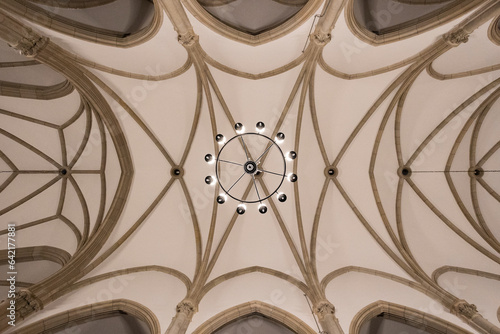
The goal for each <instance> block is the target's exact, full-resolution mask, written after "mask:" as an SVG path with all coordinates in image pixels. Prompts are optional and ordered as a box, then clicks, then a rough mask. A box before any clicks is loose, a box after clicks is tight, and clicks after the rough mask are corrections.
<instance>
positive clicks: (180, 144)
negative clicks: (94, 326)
mask: <svg viewBox="0 0 500 334" xmlns="http://www.w3.org/2000/svg"><path fill="white" fill-rule="evenodd" d="M352 1H354V0H347V1H337V0H331V1H326V2H323V1H321V0H311V1H310V2H309V4H308V5H306V6H304V8H303V9H301V10H300V11H299V12H298V13H297V14H296V15H295V16H294V17H292V19H290V20H289V21H287V22H285V23H284V24H283V26H281V27H277V28H275V29H273V30H271V31H268V32H264V33H263V34H262V35H258V36H257V37H255V36H254V37H251V36H250V37H249V35H248V34H246V33H245V32H238V31H236V30H234V29H233V28H229V27H227V26H224V23H222V22H219V21H217V22H218V23H213V18H209V17H208V16H206V17H204V16H203V15H210V14H208V13H206V12H205V13H204V12H202V11H200V8H201V7H200V6H199V5H198V4H197V3H195V2H194V0H184V1H178V0H164V1H153V4H154V11H155V12H154V13H150V14H148V15H150V16H151V19H150V23H149V25H145V26H144V28H143V29H142V30H137V31H136V32H134V33H131V34H128V33H127V34H123V32H121V33H120V32H117V31H109V30H105V29H104V28H103V27H102V26H98V24H97V23H96V24H95V27H94V28H92V20H91V19H92V18H91V17H90V18H89V17H88V15H90V14H89V13H92V11H90V12H86V14H85V15H87V16H85V20H86V21H85V26H82V25H81V24H79V23H78V20H75V21H72V18H73V16H72V15H76V14H74V11H77V10H79V9H76V8H79V6H84V5H83V4H81V3H80V2H79V1H74V2H72V3H71V6H74V7H75V8H74V9H71V8H64V9H63V8H62V7H61V8H60V7H58V5H57V4H58V3H57V2H54V3H52V4H47V3H45V5H49V6H50V5H52V6H53V7H52V9H51V11H53V12H55V13H56V14H58V15H60V17H64V15H65V13H66V12H71V11H73V12H72V14H68V15H66V19H65V20H66V21H64V22H63V23H64V24H63V23H58V22H59V21H58V20H60V19H58V18H57V17H56V18H54V17H50V18H49V17H46V16H44V15H45V14H43V13H42V12H40V13H39V14H37V15H38V16H33V15H32V14H30V13H31V12H30V11H26V14H25V13H24V12H23V10H22V8H24V7H23V6H24V5H25V4H26V3H24V1H20V0H19V1H17V0H15V1H14V0H9V1H5V2H3V3H1V4H0V18H1V20H0V38H1V39H2V40H4V41H5V42H2V46H1V48H0V56H1V58H0V124H1V125H0V137H1V140H0V168H1V173H0V190H1V192H0V220H1V224H2V225H1V227H0V229H1V231H0V245H1V247H0V248H2V249H6V248H7V241H8V235H7V232H8V231H7V224H16V229H17V232H16V247H17V252H18V255H17V256H18V262H19V264H18V271H19V272H21V271H23V273H22V275H21V274H19V279H18V290H22V292H19V293H18V294H17V295H16V304H17V306H18V309H17V313H16V327H15V328H12V327H11V326H9V325H8V324H6V323H3V321H4V320H5V319H7V317H6V315H8V313H6V307H3V306H4V305H7V304H6V303H9V299H8V298H7V292H8V286H7V285H6V284H2V285H1V286H0V293H1V296H0V299H4V302H3V303H2V309H0V313H1V312H3V313H1V314H2V317H3V320H2V326H1V327H0V330H1V331H2V332H6V333H13V332H17V331H19V333H40V332H43V329H41V328H45V329H46V330H49V329H51V328H58V329H61V328H64V327H65V326H66V327H67V328H68V330H78V328H79V327H73V326H78V325H77V324H78V322H81V321H85V320H89V319H92V317H93V316H94V317H97V316H103V314H107V313H106V312H109V313H112V310H115V311H116V310H121V311H122V312H126V313H130V314H132V315H134V316H136V317H137V318H138V319H140V320H141V321H144V322H145V323H146V324H148V326H149V328H150V330H151V331H152V332H153V333H171V334H173V333H185V332H187V333H210V332H212V331H215V330H216V329H217V328H219V327H221V326H222V325H224V324H225V323H229V322H231V321H234V320H235V319H237V318H238V317H241V316H247V315H251V314H255V313H259V314H261V315H263V316H264V317H268V318H273V319H274V321H277V322H279V323H281V324H283V325H284V326H285V327H287V328H289V329H291V330H293V331H294V332H297V333H312V332H315V331H318V330H322V331H324V332H328V333H330V334H333V333H336V334H340V333H348V332H352V333H353V334H354V333H356V328H359V326H361V322H362V319H365V318H366V314H370V315H371V316H376V315H377V314H371V313H367V312H370V311H369V310H379V309H380V308H384V307H386V305H391V307H390V309H387V310H386V311H385V312H386V313H388V314H392V315H394V316H396V315H397V316H400V317H401V318H403V319H406V320H405V321H408V319H413V320H415V317H417V316H416V314H418V315H419V316H418V319H417V320H418V321H417V323H420V324H424V325H425V326H428V329H429V330H435V331H438V330H439V328H442V327H440V326H448V325H449V328H450V329H449V330H450V331H453V332H454V333H458V332H460V331H461V330H463V331H462V332H464V333H465V332H467V331H468V332H472V333H500V329H499V327H500V319H499V318H498V316H497V313H498V309H499V306H500V303H499V301H498V300H499V299H498V291H500V290H499V286H498V284H499V282H498V281H499V280H500V267H499V264H500V242H499V240H500V225H499V221H498V216H499V213H500V203H499V202H500V196H499V193H500V168H499V166H500V153H499V152H500V149H499V148H500V144H499V142H500V137H499V132H498V128H499V124H500V102H498V96H499V92H498V87H499V86H498V84H499V83H500V77H499V74H500V65H499V59H500V57H499V55H500V50H499V48H498V41H495V40H494V39H493V37H492V36H495V34H496V35H499V33H498V31H491V29H493V28H495V26H494V25H492V24H491V22H493V21H494V20H496V19H497V18H498V17H499V16H500V6H499V3H498V2H497V1H482V2H481V1H476V2H471V3H469V4H468V5H467V6H469V7H466V6H462V7H461V6H456V7H454V9H453V10H451V11H449V12H446V13H442V15H440V16H438V15H436V16H435V17H433V18H429V19H428V20H427V21H424V20H423V19H422V20H421V21H419V20H415V21H408V18H403V17H401V16H397V15H396V14H397V13H395V12H394V13H392V15H395V21H394V22H395V24H394V26H393V27H392V28H391V29H393V30H394V31H399V32H400V33H399V35H396V37H394V34H392V33H391V32H389V33H387V34H386V35H381V36H379V38H372V37H370V36H372V35H370V34H372V33H370V32H369V31H365V32H363V31H362V30H360V29H358V28H355V24H354V22H353V20H354V14H353V12H352V6H353V5H352V3H351V2H352ZM109 2H110V1H101V2H99V1H94V2H92V3H88V4H87V5H86V6H90V7H92V10H94V11H95V10H97V9H98V8H99V7H100V6H99V5H102V6H101V7H102V8H113V6H118V5H120V6H129V5H130V4H128V2H127V1H122V2H119V1H117V2H116V3H115V4H109ZM277 2H279V1H277ZM400 2H402V3H403V2H404V3H406V4H405V5H404V6H405V10H407V9H408V7H411V3H415V6H416V7H415V8H417V7H418V8H420V7H425V1H400ZM23 3H24V4H23ZM36 3H37V1H33V2H30V5H29V6H30V7H29V8H35V9H36ZM120 3H121V4H120ZM408 3H409V4H408ZM435 3H440V2H439V1H436V2H435ZM457 3H459V1H457ZM450 4H451V2H450ZM397 5H398V1H396V2H392V1H390V2H384V1H379V2H378V3H377V6H378V7H377V8H378V12H377V13H378V14H380V13H382V11H383V10H386V11H387V12H388V13H390V12H389V10H394V8H397ZM33 6H34V7H33ZM71 6H70V7H71ZM380 6H390V7H387V9H383V8H382V9H380V8H381V7H380ZM394 6H396V7H394ZM429 6H431V7H432V8H434V7H436V8H437V7H439V6H437V5H436V4H432V5H429ZM472 7H473V8H472ZM82 8H83V7H82ZM429 8H430V7H429ZM123 9H124V13H128V12H127V9H126V8H123ZM35 12H36V10H35ZM105 12H106V11H104V10H103V11H102V12H101V14H100V15H101V16H99V20H102V19H103V18H102V17H103V16H102V15H104V16H105ZM384 13H385V12H384ZM109 14H110V15H111V13H109ZM407 14H408V13H406V14H405V15H407ZM124 15H125V14H124ZM127 15H128V14H127ZM396 16H397V17H396ZM148 17H149V16H148ZM127 19H128V20H130V22H135V21H134V19H133V18H131V17H130V16H127ZM405 20H406V21H405ZM61 22H62V21H61ZM68 22H69V23H68ZM211 22H212V23H211ZM68 26H69V27H73V28H72V30H71V31H69V30H68V29H69V28H67V27H68ZM111 26H112V25H111ZM89 27H91V28H92V29H93V30H92V29H91V28H89ZM30 29H31V30H30ZM89 29H90V30H89ZM231 29H233V30H231ZM496 29H498V27H497V28H496ZM266 34H267V35H266ZM363 34H365V35H363ZM40 36H42V37H43V38H42V39H40ZM117 36H118V37H117ZM44 38H46V39H44ZM259 39H261V40H262V41H261V42H259ZM384 39H386V42H385V43H384V42H383V40H384ZM381 40H382V42H381ZM306 43H307V44H306ZM7 44H9V45H11V46H12V47H8V46H7ZM111 44H114V45H111ZM18 51H20V52H21V55H17V54H16V53H17V52H18ZM258 121H263V122H264V123H265V124H266V130H265V132H264V134H265V135H267V136H269V137H271V138H274V136H275V135H276V133H277V132H278V131H281V132H283V133H285V135H286V139H285V141H284V143H283V144H281V148H282V149H283V151H284V152H287V151H290V150H294V151H296V152H297V153H298V158H297V159H296V160H294V161H289V162H286V164H287V171H289V172H292V171H293V172H294V173H296V174H297V175H298V181H297V182H296V183H291V182H288V181H287V180H286V181H285V182H284V183H283V185H282V186H281V188H280V191H282V192H284V193H285V194H286V195H287V196H288V199H287V201H286V202H285V203H280V202H279V201H278V200H277V199H276V197H275V196H272V197H271V198H270V199H269V200H266V201H265V203H266V204H267V206H268V212H267V213H266V214H260V213H259V212H258V210H257V207H258V205H257V204H247V210H246V213H245V214H244V215H241V216H240V215H238V214H236V212H235V210H236V207H237V205H238V202H237V201H235V200H233V199H230V198H229V199H228V200H227V201H226V203H224V204H222V205H219V204H217V203H216V201H215V199H216V197H217V195H219V192H220V191H221V190H220V188H219V187H218V186H215V185H207V184H205V182H204V178H205V177H206V176H207V175H215V169H214V165H209V164H207V163H205V161H204V156H205V154H207V153H211V154H213V155H217V153H218V150H219V149H220V146H219V145H218V144H217V143H216V141H215V135H216V134H218V133H222V134H224V135H225V136H226V138H228V139H229V138H231V137H233V136H234V135H235V130H234V127H233V126H234V123H236V122H241V123H243V124H244V125H245V127H246V129H247V131H250V132H252V131H254V130H253V128H254V124H256V123H257V122H258ZM265 148H266V147H265V145H263V144H262V145H261V146H260V147H257V151H264V150H265ZM241 149H242V150H243V147H242V148H241ZM264 165H265V163H264ZM268 165H269V162H268ZM176 168H177V169H179V170H180V175H175V173H174V172H173V171H174V169H176ZM405 168H406V170H407V171H408V174H405V173H403V169H405ZM329 169H334V170H335V174H334V175H333V176H330V175H328V170H329ZM476 169H477V173H476V174H478V175H475V174H474V170H476ZM262 180H264V181H262ZM262 180H261V179H258V181H257V184H258V189H259V191H261V192H262V193H266V192H268V191H269V190H270V191H272V190H274V189H272V190H271V189H268V188H269V184H266V182H265V178H263V179H262ZM241 186H242V188H243V189H244V188H245V187H247V188H248V189H249V190H248V191H249V192H250V195H251V194H252V193H251V192H253V191H254V189H253V188H252V187H253V184H252V183H249V184H242V185H241ZM4 253H6V251H5V252H4ZM2 254H3V253H2ZM6 259H7V255H2V257H1V259H0V260H1V261H3V262H1V261H0V268H1V269H2V270H3V272H2V273H1V274H2V275H3V276H2V277H4V276H6V275H7V266H6V264H7V262H6ZM43 264H45V265H43ZM23 277H24V278H25V280H24V281H23ZM37 277H38V279H36V278H37ZM472 304H474V305H472ZM310 305H311V307H312V310H311V308H310ZM406 308H408V313H407V315H402V314H404V313H405V312H404V311H401V310H405V309H406ZM89 310H90V311H89ZM367 310H368V311H367ZM410 310H411V311H410ZM311 311H312V312H311ZM100 312H102V313H100ZM372 312H375V311H372ZM401 312H403V313H401ZM379 313H380V312H379ZM360 319H361V320H360ZM436 319H438V320H436ZM413 320H412V321H413ZM363 321H364V320H363ZM443 324H445V325H443ZM446 324H448V325H446ZM451 324H453V325H454V326H453V325H451ZM44 326H45V327H44ZM318 326H319V328H318ZM455 326H456V327H455Z"/></svg>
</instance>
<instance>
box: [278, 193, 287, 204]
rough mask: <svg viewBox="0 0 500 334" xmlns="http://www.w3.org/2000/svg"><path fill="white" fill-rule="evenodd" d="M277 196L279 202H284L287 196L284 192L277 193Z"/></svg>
mask: <svg viewBox="0 0 500 334" xmlns="http://www.w3.org/2000/svg"><path fill="white" fill-rule="evenodd" d="M277 197H278V201H280V202H281V203H283V202H285V201H286V198H287V197H286V195H285V194H284V193H278V195H277Z"/></svg>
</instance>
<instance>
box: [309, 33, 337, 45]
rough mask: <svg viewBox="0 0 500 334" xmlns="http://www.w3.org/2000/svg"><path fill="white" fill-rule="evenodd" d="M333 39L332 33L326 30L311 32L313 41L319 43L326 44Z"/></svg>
mask: <svg viewBox="0 0 500 334" xmlns="http://www.w3.org/2000/svg"><path fill="white" fill-rule="evenodd" d="M331 40H332V35H331V34H330V33H325V32H315V33H313V34H311V41H312V42H314V43H315V44H317V45H320V46H324V45H326V44H328V43H329V42H330V41H331Z"/></svg>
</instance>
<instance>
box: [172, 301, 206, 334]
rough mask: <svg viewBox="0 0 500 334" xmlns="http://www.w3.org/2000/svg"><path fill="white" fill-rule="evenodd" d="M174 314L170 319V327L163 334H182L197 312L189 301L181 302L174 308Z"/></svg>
mask: <svg viewBox="0 0 500 334" xmlns="http://www.w3.org/2000/svg"><path fill="white" fill-rule="evenodd" d="M175 310H176V314H175V316H174V317H173V318H172V322H171V323H170V326H168V328H167V331H166V332H165V334H184V333H186V330H187V328H188V326H189V323H190V322H191V319H192V318H193V315H194V314H195V313H196V312H197V311H198V309H197V306H196V305H195V304H194V302H192V301H191V300H183V301H182V302H180V303H179V304H177V307H176V308H175Z"/></svg>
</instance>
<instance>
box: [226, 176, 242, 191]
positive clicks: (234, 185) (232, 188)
mask: <svg viewBox="0 0 500 334" xmlns="http://www.w3.org/2000/svg"><path fill="white" fill-rule="evenodd" d="M245 174H246V173H243V174H241V176H240V177H239V178H238V180H236V182H235V183H233V185H232V186H231V187H230V188H229V189H228V190H227V192H228V193H229V192H230V191H231V189H233V187H234V186H235V185H236V183H238V182H239V181H240V180H241V178H242V177H243V176H245Z"/></svg>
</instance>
